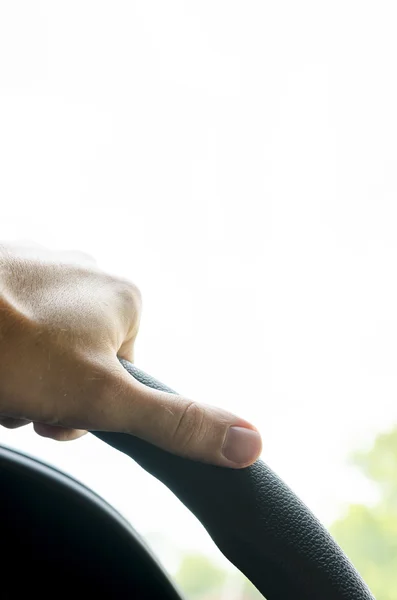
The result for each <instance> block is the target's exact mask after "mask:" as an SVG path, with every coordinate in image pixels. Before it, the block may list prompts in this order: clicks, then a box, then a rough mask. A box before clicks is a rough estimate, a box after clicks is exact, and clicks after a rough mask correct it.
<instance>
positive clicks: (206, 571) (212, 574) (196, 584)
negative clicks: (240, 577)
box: [176, 553, 225, 600]
mask: <svg viewBox="0 0 397 600" xmlns="http://www.w3.org/2000/svg"><path fill="white" fill-rule="evenodd" d="M224 580H225V571H224V570H223V569H220V568H219V567H217V566H216V565H214V563H213V562H212V561H211V560H210V559H209V558H207V557H206V556H203V555H201V554H198V553H195V554H186V555H185V556H184V557H183V560H182V563H181V565H180V567H179V571H178V573H177V575H176V582H177V583H178V584H179V586H180V588H181V589H182V590H183V591H184V592H185V594H186V596H187V597H188V598H189V599H190V598H192V599H193V600H196V598H197V599H198V598H202V597H203V598H204V593H205V594H206V595H207V594H209V593H212V592H218V591H219V590H220V589H221V588H222V585H223V582H224Z"/></svg>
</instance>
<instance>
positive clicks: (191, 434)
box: [172, 401, 205, 450]
mask: <svg viewBox="0 0 397 600" xmlns="http://www.w3.org/2000/svg"><path fill="white" fill-rule="evenodd" d="M204 435H205V409H204V408H203V407H202V406H200V404H198V403H197V402H193V401H189V402H188V403H187V404H186V406H185V407H184V409H183V410H182V414H181V416H180V418H179V420H178V423H177V425H176V428H175V430H174V433H173V436H172V439H173V443H174V444H175V446H176V447H177V448H178V449H179V450H184V449H186V448H189V447H191V446H192V445H194V444H195V442H197V441H199V440H200V439H202V438H203V437H204Z"/></svg>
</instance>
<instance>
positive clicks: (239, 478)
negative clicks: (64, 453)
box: [94, 359, 374, 600]
mask: <svg viewBox="0 0 397 600" xmlns="http://www.w3.org/2000/svg"><path fill="white" fill-rule="evenodd" d="M120 362H121V364H122V365H123V366H124V367H125V368H126V369H127V371H128V372H129V373H130V374H131V375H132V376H133V377H135V378H136V379H137V380H139V381H140V382H141V383H143V384H145V385H148V386H149V387H152V388H156V389H159V390H163V391H166V392H169V393H176V392H174V391H173V390H171V389H170V388H169V387H167V386H165V385H163V384H162V383H160V382H159V381H157V380H155V379H154V378H152V377H151V376H149V375H147V374H146V373H144V372H143V371H141V370H140V369H138V368H137V367H135V366H134V365H132V364H131V363H129V362H127V361H125V360H123V359H120ZM94 435H95V436H96V437H98V438H100V439H101V440H103V441H105V442H106V443H108V444H109V445H111V446H113V447H114V448H116V449H118V450H120V451H121V452H123V453H125V454H127V455H129V456H130V457H131V458H132V459H134V460H135V461H136V462H137V463H139V464H140V465H141V466H142V467H143V468H144V469H145V470H146V471H148V472H149V473H151V474H152V475H153V476H154V477H156V478H157V479H159V480H160V481H162V482H163V483H164V484H165V485H166V486H167V487H168V488H169V489H170V490H171V491H172V492H173V493H174V494H175V495H176V496H177V497H178V498H179V499H180V500H181V502H183V504H185V506H186V507H187V508H189V510H190V511H191V512H192V513H193V514H194V515H195V516H196V517H197V518H198V519H199V521H200V522H201V523H202V524H203V526H204V527H205V529H206V530H207V531H208V533H209V534H210V536H211V537H212V539H213V541H214V542H215V544H216V545H217V546H218V547H219V549H220V550H221V551H222V552H223V554H224V555H225V556H226V557H227V558H228V559H229V560H230V561H231V562H232V563H233V564H234V565H235V566H236V567H237V568H238V569H239V570H240V571H242V572H243V573H244V574H245V575H246V577H247V578H248V579H249V580H250V581H251V582H252V583H253V584H254V585H255V586H256V587H257V589H258V590H259V591H260V592H261V593H262V594H263V595H264V596H265V597H266V598H267V600H287V599H288V600H289V599H291V600H297V599H299V600H318V599H319V598H321V599H322V600H374V597H373V596H372V594H371V592H370V591H369V589H368V588H367V586H366V584H365V583H364V581H363V580H362V579H361V577H360V575H359V574H358V572H357V571H356V569H355V568H354V567H353V565H352V564H351V562H350V561H349V560H348V558H347V557H346V556H345V554H344V553H343V552H342V550H341V549H340V547H339V546H338V545H337V544H336V542H335V541H334V540H333V538H332V537H331V535H330V534H329V533H328V532H327V530H326V529H325V528H324V527H323V525H322V524H321V523H320V522H319V521H318V519H317V518H316V517H315V516H314V515H313V514H312V512H311V511H310V510H309V509H308V508H307V507H306V506H305V505H304V504H303V502H301V500H299V498H298V497H297V496H296V495H295V494H294V493H293V492H292V491H291V490H290V489H289V488H288V486H287V485H286V484H285V483H284V482H283V481H282V480H281V479H280V478H279V477H278V476H277V475H276V474H275V473H274V472H273V471H272V470H271V469H270V468H269V467H268V466H267V465H265V463H264V462H263V461H262V460H258V461H256V462H255V463H254V464H253V465H251V466H250V467H247V468H245V469H228V468H223V467H217V466H213V465H208V464H203V463H199V462H195V461H192V460H189V459H186V458H182V457H180V456H176V455H174V454H171V453H169V452H166V451H165V450H162V449H160V448H158V447H156V446H154V445H152V444H150V443H148V442H146V441H144V440H141V439H139V438H137V437H134V436H131V435H127V434H122V433H112V432H94Z"/></svg>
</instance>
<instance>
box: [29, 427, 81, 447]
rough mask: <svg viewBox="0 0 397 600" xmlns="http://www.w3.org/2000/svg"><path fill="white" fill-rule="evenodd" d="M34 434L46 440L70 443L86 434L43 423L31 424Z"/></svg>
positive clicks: (79, 430) (78, 430)
mask: <svg viewBox="0 0 397 600" xmlns="http://www.w3.org/2000/svg"><path fill="white" fill-rule="evenodd" d="M33 429H34V430H35V432H36V433H37V434H38V435H40V436H42V437H46V438H51V439H52V440H56V441H58V442H70V441H72V440H77V439H78V438H80V437H82V436H83V435H85V434H86V433H87V431H85V430H84V429H72V428H70V427H59V426H56V425H47V424H45V423H37V422H36V423H33Z"/></svg>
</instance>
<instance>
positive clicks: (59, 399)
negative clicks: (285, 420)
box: [0, 242, 261, 468]
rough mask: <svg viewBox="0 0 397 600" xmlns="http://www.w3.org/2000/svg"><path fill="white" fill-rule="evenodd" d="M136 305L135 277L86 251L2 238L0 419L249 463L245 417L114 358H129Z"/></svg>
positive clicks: (49, 433) (225, 462)
mask: <svg viewBox="0 0 397 600" xmlns="http://www.w3.org/2000/svg"><path fill="white" fill-rule="evenodd" d="M141 311H142V298H141V294H140V292H139V290H138V288H137V286H136V285H134V284H133V283H132V282H131V281H129V280H127V279H123V278H120V277H115V276H113V275H111V274H109V273H106V272H103V271H102V270H101V269H99V268H98V266H97V265H96V263H95V260H94V259H93V258H92V257H90V256H87V255H86V254H83V253H80V252H59V251H53V250H49V249H47V248H44V247H42V246H38V245H35V244H33V243H27V244H24V245H23V244H20V243H8V242H7V243H0V425H2V426H4V427H7V428H16V427H21V426H25V425H28V424H29V423H33V427H34V430H35V432H36V433H37V434H39V435H41V436H44V437H48V438H52V439H54V440H59V441H69V440H74V439H76V438H79V437H81V436H82V435H84V434H85V433H87V431H90V430H92V431H95V430H97V431H120V432H124V433H129V434H132V435H135V436H138V437H141V438H142V439H145V440H147V441H149V442H151V443H153V444H155V445H157V446H159V447H161V448H164V449H165V450H168V451H169V452H173V453H175V454H179V455H181V456H185V457H188V458H191V459H193V460H198V461H202V462H208V463H212V464H216V465H220V466H225V467H231V468H241V467H245V466H248V465H249V464H251V463H253V462H254V461H255V460H256V458H257V457H258V456H259V454H260V452H261V439H260V435H259V433H258V432H257V429H256V428H255V427H254V426H253V425H252V424H250V423H248V422H247V421H245V420H244V419H242V418H240V417H237V416H236V415H234V414H232V413H229V412H227V411H225V410H223V409H220V408H216V407H214V406H210V405H207V404H203V403H198V402H196V401H193V400H191V399H189V398H186V397H184V396H176V395H174V394H168V393H166V392H161V391H158V390H153V389H151V388H148V387H147V386H145V385H143V384H141V383H139V382H138V381H136V380H135V379H134V378H133V377H131V376H130V375H129V374H128V373H127V372H126V371H125V369H124V368H123V367H122V366H121V365H120V363H119V361H118V358H117V357H120V358H125V359H127V360H129V361H131V362H133V360H134V344H135V340H136V337H137V334H138V330H139V323H140V317H141ZM230 427H237V428H238V429H237V430H234V431H237V432H240V433H241V432H242V431H245V432H246V437H247V440H248V442H249V444H248V445H249V448H248V446H247V452H245V453H244V451H243V445H242V442H238V443H239V444H240V446H239V447H237V446H236V444H237V442H235V443H234V446H233V447H234V450H235V453H236V451H237V454H238V455H239V456H238V458H239V460H238V462H236V460H229V459H230V458H231V455H230V453H228V456H229V458H226V457H225V456H224V455H223V453H222V448H223V447H224V444H225V440H226V438H227V434H228V431H229V428H230ZM230 439H231V438H229V440H230ZM233 458H234V459H235V458H236V457H235V456H234V457H233Z"/></svg>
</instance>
